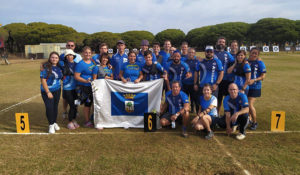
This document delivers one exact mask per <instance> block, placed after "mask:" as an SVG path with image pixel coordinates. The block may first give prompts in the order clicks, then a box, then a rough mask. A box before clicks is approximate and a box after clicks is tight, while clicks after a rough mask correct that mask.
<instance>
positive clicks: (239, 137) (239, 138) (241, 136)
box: [236, 133, 246, 140]
mask: <svg viewBox="0 0 300 175" xmlns="http://www.w3.org/2000/svg"><path fill="white" fill-rule="evenodd" d="M244 138H246V136H245V134H242V133H239V134H238V135H237V136H236V139H238V140H243V139H244Z"/></svg>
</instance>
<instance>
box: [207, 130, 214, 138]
mask: <svg viewBox="0 0 300 175" xmlns="http://www.w3.org/2000/svg"><path fill="white" fill-rule="evenodd" d="M213 136H214V132H213V131H209V132H208V134H207V135H206V136H205V139H206V140H209V139H211V138H213Z"/></svg>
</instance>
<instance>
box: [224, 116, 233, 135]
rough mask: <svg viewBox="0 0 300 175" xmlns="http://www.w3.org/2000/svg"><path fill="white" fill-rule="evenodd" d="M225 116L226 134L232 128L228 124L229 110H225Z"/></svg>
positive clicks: (230, 131) (229, 132)
mask: <svg viewBox="0 0 300 175" xmlns="http://www.w3.org/2000/svg"><path fill="white" fill-rule="evenodd" d="M225 117H226V133H227V134H231V133H232V128H231V126H230V122H231V120H230V118H231V115H230V112H225Z"/></svg>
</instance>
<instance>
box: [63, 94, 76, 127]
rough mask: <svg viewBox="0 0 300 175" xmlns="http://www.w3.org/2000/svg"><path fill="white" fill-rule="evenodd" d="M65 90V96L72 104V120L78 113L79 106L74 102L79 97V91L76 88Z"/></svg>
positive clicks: (70, 116)
mask: <svg viewBox="0 0 300 175" xmlns="http://www.w3.org/2000/svg"><path fill="white" fill-rule="evenodd" d="M63 91H64V92H63V93H64V97H65V99H66V101H67V103H68V104H69V105H70V110H69V115H68V116H69V121H72V120H73V119H75V118H76V113H77V106H76V105H75V104H74V101H75V100H76V99H77V93H76V90H75V89H74V90H63Z"/></svg>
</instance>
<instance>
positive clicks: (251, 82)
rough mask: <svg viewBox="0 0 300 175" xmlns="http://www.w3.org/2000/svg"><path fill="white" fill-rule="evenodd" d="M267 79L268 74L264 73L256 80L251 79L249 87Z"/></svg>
mask: <svg viewBox="0 0 300 175" xmlns="http://www.w3.org/2000/svg"><path fill="white" fill-rule="evenodd" d="M265 77H266V73H262V74H261V75H260V76H259V77H258V78H255V79H251V80H250V81H249V85H252V84H253V83H255V82H257V81H260V80H264V79H265Z"/></svg>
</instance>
